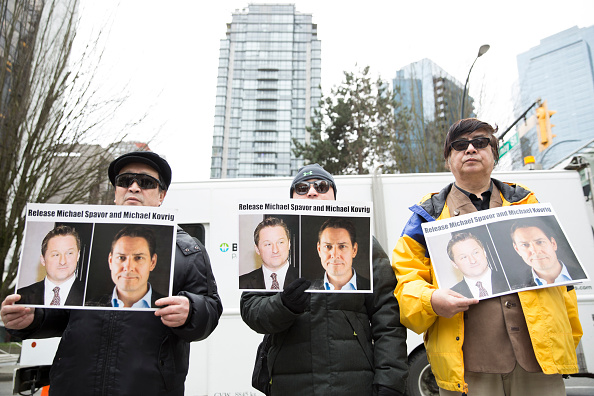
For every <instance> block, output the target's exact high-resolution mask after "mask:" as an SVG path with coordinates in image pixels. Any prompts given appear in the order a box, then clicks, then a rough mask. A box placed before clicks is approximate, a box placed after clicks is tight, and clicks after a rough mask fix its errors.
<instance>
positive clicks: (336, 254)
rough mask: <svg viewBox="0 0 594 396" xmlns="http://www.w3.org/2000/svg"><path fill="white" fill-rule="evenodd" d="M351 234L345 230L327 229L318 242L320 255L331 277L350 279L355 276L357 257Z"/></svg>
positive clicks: (355, 245)
mask: <svg viewBox="0 0 594 396" xmlns="http://www.w3.org/2000/svg"><path fill="white" fill-rule="evenodd" d="M357 248H358V246H357V243H356V242H355V244H354V245H353V244H352V243H351V238H350V235H349V232H348V231H347V230H345V229H344V228H326V229H325V230H324V231H322V234H321V235H320V240H319V241H318V254H319V256H320V260H321V261H322V266H323V267H324V269H325V270H326V273H327V274H328V276H329V277H335V278H346V277H347V276H348V279H350V277H351V276H352V274H353V271H352V267H353V259H354V258H355V256H356V255H357Z"/></svg>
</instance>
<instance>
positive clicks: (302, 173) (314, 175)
mask: <svg viewBox="0 0 594 396" xmlns="http://www.w3.org/2000/svg"><path fill="white" fill-rule="evenodd" d="M311 179H320V180H326V181H327V182H328V183H330V185H331V186H332V188H333V189H334V199H336V183H334V177H333V176H332V175H331V174H330V173H329V172H328V171H327V170H326V169H324V168H322V167H321V166H320V165H318V164H310V165H305V166H303V167H302V168H301V169H299V170H298V171H297V175H296V176H295V178H294V179H293V183H291V191H290V195H289V197H290V198H293V191H295V184H297V183H301V182H302V181H306V180H311Z"/></svg>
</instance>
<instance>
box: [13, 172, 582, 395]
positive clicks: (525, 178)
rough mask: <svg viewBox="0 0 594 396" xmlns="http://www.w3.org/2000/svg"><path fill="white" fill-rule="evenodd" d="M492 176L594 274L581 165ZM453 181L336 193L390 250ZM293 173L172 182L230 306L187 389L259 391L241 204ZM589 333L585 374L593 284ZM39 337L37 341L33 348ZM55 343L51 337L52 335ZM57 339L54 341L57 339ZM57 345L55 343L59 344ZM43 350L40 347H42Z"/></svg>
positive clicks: (428, 385)
mask: <svg viewBox="0 0 594 396" xmlns="http://www.w3.org/2000/svg"><path fill="white" fill-rule="evenodd" d="M493 177H495V178H497V179H499V180H503V181H513V182H516V183H520V184H523V185H526V186H528V187H529V188H530V189H531V190H533V191H534V192H535V193H536V195H537V197H538V199H539V200H540V202H550V203H551V204H552V205H553V207H554V209H555V211H556V213H557V216H558V218H559V221H560V223H561V226H562V227H563V229H564V231H565V233H566V235H567V237H568V239H569V240H570V242H571V244H572V246H573V248H574V250H575V252H576V254H577V256H578V257H579V258H580V260H581V262H582V264H583V265H584V266H585V267H586V271H587V273H588V275H589V276H590V277H592V276H594V264H593V261H592V258H593V257H594V239H593V230H592V224H593V223H592V221H591V220H592V219H593V218H594V215H593V213H592V203H591V202H586V201H585V199H584V195H583V191H582V186H581V183H580V179H579V175H578V173H577V172H575V171H522V172H505V173H494V175H493ZM452 181H453V176H452V175H451V174H449V173H434V174H406V175H379V176H372V175H363V176H338V177H336V185H337V188H338V199H341V200H348V201H372V202H373V204H374V234H375V236H376V237H377V239H378V240H379V242H380V243H381V244H382V246H383V247H384V250H385V251H386V253H388V255H389V256H391V252H392V249H393V248H394V246H395V245H396V241H397V239H398V238H399V237H400V234H401V232H402V229H403V228H404V225H405V223H406V221H407V220H408V218H409V217H410V213H411V212H410V211H409V210H408V207H409V206H411V205H413V204H414V203H416V202H418V201H419V200H420V198H421V197H422V196H424V195H425V194H427V193H429V192H437V191H439V190H441V188H443V186H445V185H446V184H447V183H450V182H452ZM290 183H291V179H290V178H261V179H223V180H211V181H201V182H186V183H173V184H172V185H171V188H170V190H169V192H168V193H167V197H166V199H165V203H164V206H166V207H170V208H177V209H178V210H179V212H178V217H179V220H178V222H179V224H180V225H181V226H182V227H183V228H184V229H186V231H188V232H189V233H190V234H192V235H193V236H195V237H197V238H199V239H201V240H202V241H203V242H204V244H205V246H206V248H207V250H208V253H209V255H210V259H211V263H212V266H213V272H214V275H215V277H216V280H217V284H218V290H219V294H220V296H221V298H222V300H223V306H224V311H223V315H222V317H221V320H220V322H219V326H218V327H217V329H216V330H215V331H214V333H213V334H212V335H211V336H210V337H209V338H208V339H206V340H205V341H202V342H196V343H193V344H192V348H191V354H190V370H189V373H188V377H187V380H186V395H191V396H198V395H209V396H238V395H242V396H243V395H245V396H252V395H261V393H260V392H258V391H256V390H255V389H254V388H252V386H251V375H252V368H253V364H254V359H255V354H256V348H257V346H258V344H259V342H260V341H261V339H262V335H260V334H257V333H255V332H254V331H252V330H251V329H250V328H249V327H248V326H247V325H245V324H244V323H243V321H242V319H241V316H240V312H239V299H240V294H241V293H240V291H239V290H238V281H237V279H238V251H237V249H238V248H237V246H238V241H239V235H238V234H239V233H238V215H237V203H238V201H239V199H243V200H245V199H246V198H254V199H262V198H266V199H269V200H284V199H287V198H288V197H289V186H290ZM576 289H577V294H578V303H579V312H580V319H581V321H582V326H583V328H584V337H583V338H582V341H581V343H580V345H579V347H578V350H577V352H578V360H579V364H580V372H582V373H592V372H594V290H593V289H592V282H591V281H590V282H587V283H582V284H580V285H577V286H576ZM33 342H35V345H36V347H35V348H32V347H31V345H32V343H33ZM50 342H51V341H50ZM54 343H55V341H54ZM42 345H44V343H40V341H39V340H27V341H25V342H24V343H23V352H22V358H21V364H36V365H38V364H51V361H52V358H53V352H52V351H51V348H49V349H50V351H49V352H48V351H47V350H46V349H44V350H43V351H42V350H41V349H40V348H41V346H42ZM407 345H408V356H409V365H410V375H409V384H408V394H409V395H411V396H412V395H424V396H428V395H437V394H438V393H437V387H436V385H435V380H434V379H433V376H432V374H431V370H430V368H429V365H428V363H427V359H426V356H425V349H424V346H423V340H422V336H421V335H418V334H415V333H413V332H411V331H409V332H408V340H407ZM54 348H55V344H54ZM36 351H39V352H36Z"/></svg>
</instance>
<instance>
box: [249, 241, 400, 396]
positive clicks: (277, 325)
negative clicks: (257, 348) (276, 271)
mask: <svg viewBox="0 0 594 396" xmlns="http://www.w3.org/2000/svg"><path fill="white" fill-rule="evenodd" d="M372 255H373V257H372V258H373V282H374V283H373V287H374V290H373V294H370V293H367V294H361V293H340V294H339V293H312V296H311V301H310V306H309V309H307V310H306V311H305V313H303V314H294V313H293V312H292V311H290V310H289V309H288V308H287V307H285V306H284V305H283V303H282V301H281V298H280V293H275V294H270V293H258V292H245V293H243V294H242V296H241V316H242V318H243V320H244V321H245V322H246V323H247V324H248V326H250V327H251V328H252V329H253V330H255V331H256V332H258V333H270V334H272V338H271V346H270V349H269V353H268V370H269V372H270V373H271V378H272V386H271V394H272V395H282V396H289V395H296V396H297V395H299V396H301V395H341V396H348V395H353V396H363V395H373V394H374V384H377V385H383V386H386V387H389V388H392V389H395V390H397V391H399V392H401V393H404V390H405V387H406V377H407V375H408V365H407V353H406V328H405V327H404V326H402V325H401V324H400V313H399V308H398V301H397V300H396V298H395V297H394V289H395V287H396V277H395V275H394V271H392V267H391V265H390V261H389V259H388V257H387V255H386V253H385V252H384V251H383V249H382V247H381V246H380V244H379V243H378V242H377V240H376V239H375V238H373V252H372Z"/></svg>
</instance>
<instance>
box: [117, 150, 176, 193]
mask: <svg viewBox="0 0 594 396" xmlns="http://www.w3.org/2000/svg"><path fill="white" fill-rule="evenodd" d="M133 163H141V164H145V165H148V166H150V167H151V168H153V169H154V170H156V171H157V172H158V173H159V176H160V177H161V181H162V182H163V184H165V187H166V189H168V188H169V185H170V184H171V167H170V166H169V164H168V163H167V161H165V160H164V159H163V158H161V157H160V156H159V154H157V153H153V152H152V151H133V152H131V153H126V154H124V155H121V156H119V157H118V158H116V159H115V160H113V161H112V162H111V164H109V169H108V170H107V174H108V176H109V181H110V182H111V184H112V185H113V186H115V177H116V176H117V175H118V174H119V173H120V171H121V170H122V168H123V167H124V166H126V165H128V164H133Z"/></svg>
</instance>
